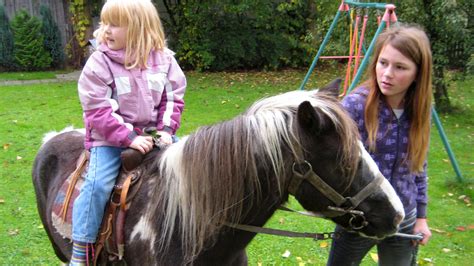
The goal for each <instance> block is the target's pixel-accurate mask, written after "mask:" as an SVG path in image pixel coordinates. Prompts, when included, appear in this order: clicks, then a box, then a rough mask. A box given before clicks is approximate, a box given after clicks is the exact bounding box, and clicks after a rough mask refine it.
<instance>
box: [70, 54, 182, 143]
mask: <svg viewBox="0 0 474 266" xmlns="http://www.w3.org/2000/svg"><path fill="white" fill-rule="evenodd" d="M124 52H125V51H124V50H118V51H114V50H110V49H109V48H108V47H107V46H106V45H100V46H99V47H98V49H97V51H95V52H94V53H93V54H92V55H91V56H90V58H89V60H87V63H86V65H85V66H84V69H83V71H82V74H81V76H80V78H79V83H78V91H79V99H80V101H81V104H82V108H83V110H84V124H85V127H86V138H85V147H86V149H89V148H91V147H95V146H116V147H128V146H129V145H130V144H131V143H132V141H133V139H134V138H135V137H136V136H137V134H139V133H140V132H141V129H143V128H144V127H149V126H154V127H157V129H158V130H165V131H168V132H169V133H171V134H175V133H176V130H177V129H178V128H179V125H180V120H181V113H182V111H183V108H184V100H183V96H184V92H185V89H186V77H185V76H184V73H183V71H182V70H181V68H180V67H179V65H178V63H177V62H176V59H175V58H174V56H173V55H174V53H173V52H172V51H171V50H168V49H164V50H163V51H158V52H154V51H153V52H151V54H150V57H149V59H148V65H149V67H148V68H147V69H140V68H133V69H126V68H125V67H124V56H125V53H124Z"/></svg>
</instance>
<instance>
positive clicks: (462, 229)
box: [456, 226, 466, 232]
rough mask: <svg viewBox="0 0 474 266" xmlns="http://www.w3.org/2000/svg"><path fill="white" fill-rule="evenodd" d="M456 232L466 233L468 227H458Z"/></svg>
mask: <svg viewBox="0 0 474 266" xmlns="http://www.w3.org/2000/svg"><path fill="white" fill-rule="evenodd" d="M456 230H457V231H460V232H464V231H466V227H465V226H458V227H456Z"/></svg>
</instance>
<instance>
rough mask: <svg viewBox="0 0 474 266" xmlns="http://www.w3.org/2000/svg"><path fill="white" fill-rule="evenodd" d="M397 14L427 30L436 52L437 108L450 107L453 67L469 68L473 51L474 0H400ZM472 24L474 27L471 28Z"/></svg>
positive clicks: (435, 84) (434, 84) (444, 108)
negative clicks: (448, 72) (473, 15)
mask: <svg viewBox="0 0 474 266" xmlns="http://www.w3.org/2000/svg"><path fill="white" fill-rule="evenodd" d="M399 2H400V3H398V7H397V10H398V11H397V14H399V17H400V18H401V20H402V21H405V22H416V23H418V24H421V25H422V26H424V28H425V30H426V31H427V33H428V35H429V38H430V41H431V47H432V52H433V64H434V65H433V72H434V73H433V74H434V75H433V88H434V97H435V101H436V105H437V109H438V110H448V109H449V108H450V102H449V97H448V88H449V82H450V81H449V80H448V79H447V78H446V74H445V71H446V69H450V68H459V69H462V70H466V69H467V67H468V65H469V58H470V57H471V54H472V52H473V50H472V41H473V40H474V39H473V37H472V18H471V19H470V20H471V21H470V22H469V18H470V16H469V13H468V12H469V10H472V7H473V4H472V1H464V0H460V1H456V0H450V1H442V0H423V1H399ZM469 23H471V26H470V27H469Z"/></svg>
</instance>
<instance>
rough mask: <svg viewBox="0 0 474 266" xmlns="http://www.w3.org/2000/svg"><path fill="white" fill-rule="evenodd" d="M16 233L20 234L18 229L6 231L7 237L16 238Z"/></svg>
mask: <svg viewBox="0 0 474 266" xmlns="http://www.w3.org/2000/svg"><path fill="white" fill-rule="evenodd" d="M18 233H20V230H18V229H10V230H8V235H9V236H16V235H18Z"/></svg>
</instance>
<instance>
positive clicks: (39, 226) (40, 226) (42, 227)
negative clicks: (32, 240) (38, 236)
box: [36, 224, 44, 229]
mask: <svg viewBox="0 0 474 266" xmlns="http://www.w3.org/2000/svg"><path fill="white" fill-rule="evenodd" d="M36 228H38V229H44V226H43V225H42V224H40V225H38V226H37V227H36Z"/></svg>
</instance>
